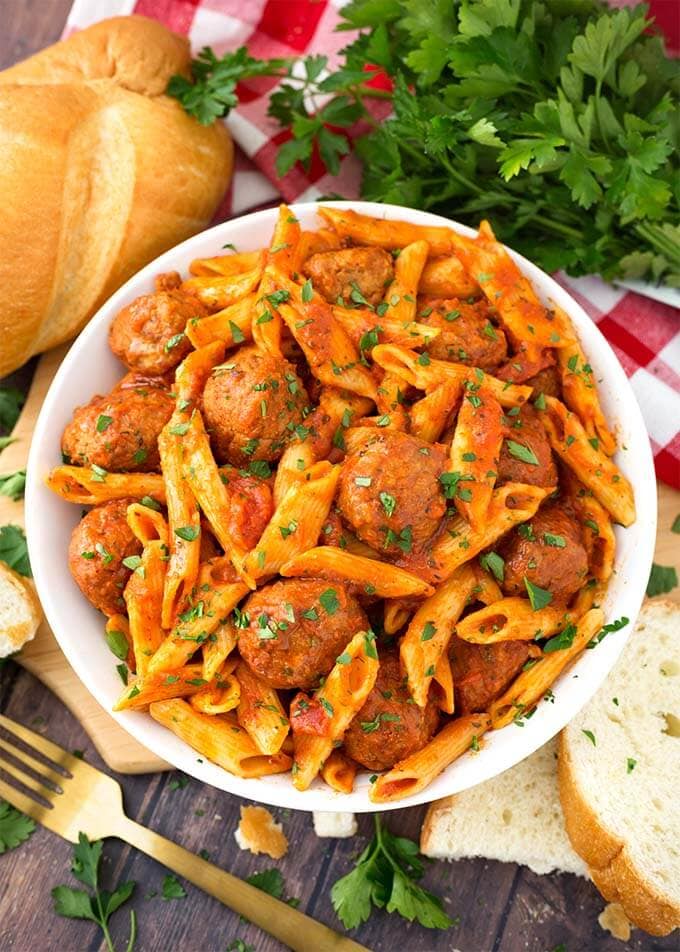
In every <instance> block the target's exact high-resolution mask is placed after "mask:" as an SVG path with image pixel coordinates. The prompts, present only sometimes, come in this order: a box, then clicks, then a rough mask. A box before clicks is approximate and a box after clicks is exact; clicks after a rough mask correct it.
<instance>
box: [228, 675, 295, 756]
mask: <svg viewBox="0 0 680 952" xmlns="http://www.w3.org/2000/svg"><path fill="white" fill-rule="evenodd" d="M236 678H237V680H238V683H239V686H240V689H241V697H240V700H239V705H238V710H237V712H236V716H237V717H238V722H239V724H240V725H241V727H242V728H243V729H244V730H245V731H247V732H248V735H249V737H250V739H251V740H252V742H253V743H254V744H255V746H256V747H257V749H258V750H259V751H261V753H263V754H271V755H274V754H278V752H279V751H280V750H281V747H282V746H283V742H284V740H285V739H286V737H287V736H288V731H289V730H290V723H289V721H288V718H287V716H286V712H285V711H284V709H283V706H282V704H281V701H280V700H279V696H278V694H277V693H276V691H275V690H274V688H271V687H269V685H268V684H265V682H264V681H263V680H262V679H261V678H259V677H258V676H257V675H256V674H255V673H254V672H253V671H251V670H250V668H249V667H248V665H247V664H245V663H244V662H243V661H242V662H241V663H240V664H239V666H238V667H237V668H236Z"/></svg>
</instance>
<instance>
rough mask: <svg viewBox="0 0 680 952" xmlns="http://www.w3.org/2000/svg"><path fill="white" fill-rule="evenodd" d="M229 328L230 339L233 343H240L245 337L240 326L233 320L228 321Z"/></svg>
mask: <svg viewBox="0 0 680 952" xmlns="http://www.w3.org/2000/svg"><path fill="white" fill-rule="evenodd" d="M229 330H230V331H231V339H232V340H233V342H234V343H235V344H242V343H243V341H244V340H245V339H246V338H245V334H244V333H243V331H242V330H241V328H240V327H239V326H238V324H234V322H233V321H229Z"/></svg>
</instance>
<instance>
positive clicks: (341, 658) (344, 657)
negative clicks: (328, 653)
mask: <svg viewBox="0 0 680 952" xmlns="http://www.w3.org/2000/svg"><path fill="white" fill-rule="evenodd" d="M351 660H352V658H351V657H350V655H349V654H348V653H347V652H346V651H343V653H342V654H341V655H338V657H337V658H336V659H335V661H336V664H349V663H350V661H351Z"/></svg>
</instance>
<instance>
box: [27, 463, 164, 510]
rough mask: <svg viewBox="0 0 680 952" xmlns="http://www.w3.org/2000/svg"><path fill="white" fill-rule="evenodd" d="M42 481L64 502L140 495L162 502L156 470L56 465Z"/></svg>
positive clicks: (160, 480)
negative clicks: (108, 471)
mask: <svg viewBox="0 0 680 952" xmlns="http://www.w3.org/2000/svg"><path fill="white" fill-rule="evenodd" d="M45 485H46V486H47V487H48V489H51V490H52V492H53V493H56V494H57V495H58V496H62V497H63V498H64V499H66V500H67V502H75V503H77V504H78V505H81V506H97V505H98V504H99V503H101V502H109V501H110V500H112V499H126V498H127V497H128V496H129V497H132V498H133V499H142V498H143V497H144V496H150V497H151V498H152V499H155V500H156V501H157V502H160V503H165V483H164V481H163V477H162V476H159V475H158V473H107V472H106V471H105V470H103V469H101V467H99V466H98V467H97V468H96V469H86V468H85V467H84V466H67V465H64V466H57V467H55V468H54V469H53V470H52V471H51V472H50V473H49V475H48V476H47V478H46V479H45Z"/></svg>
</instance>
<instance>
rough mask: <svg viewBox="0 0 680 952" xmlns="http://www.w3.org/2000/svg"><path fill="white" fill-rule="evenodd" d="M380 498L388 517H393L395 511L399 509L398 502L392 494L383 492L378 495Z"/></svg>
mask: <svg viewBox="0 0 680 952" xmlns="http://www.w3.org/2000/svg"><path fill="white" fill-rule="evenodd" d="M378 498H379V499H380V502H381V504H382V507H383V509H384V510H385V515H386V516H388V517H389V516H391V515H392V514H393V513H394V510H395V509H396V508H397V500H396V499H395V498H394V496H392V495H390V493H385V492H381V493H379V494H378Z"/></svg>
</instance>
